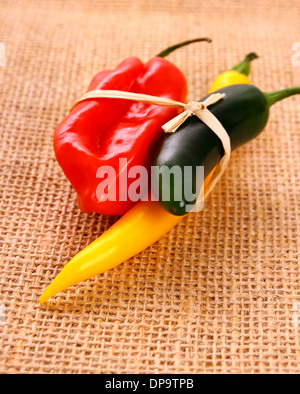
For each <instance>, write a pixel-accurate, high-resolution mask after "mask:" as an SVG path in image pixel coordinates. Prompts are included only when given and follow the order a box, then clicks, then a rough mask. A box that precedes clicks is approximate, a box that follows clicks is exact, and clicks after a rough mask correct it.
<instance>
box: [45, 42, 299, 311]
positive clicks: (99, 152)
mask: <svg viewBox="0 0 300 394" xmlns="http://www.w3.org/2000/svg"><path fill="white" fill-rule="evenodd" d="M203 40H204V41H209V40H208V39H197V40H190V41H186V42H184V43H181V44H178V45H175V46H173V47H170V48H168V49H167V50H165V51H163V52H161V53H160V54H159V55H158V56H156V57H155V58H153V59H151V60H150V61H149V62H148V63H146V64H143V63H142V62H141V61H140V60H139V59H137V58H130V59H127V60H125V61H124V62H122V63H121V64H120V65H119V66H118V67H117V69H116V70H113V71H111V70H107V71H103V72H101V73H99V74H97V75H96V76H95V78H94V79H93V80H92V82H91V84H90V86H89V89H88V90H95V89H105V90H107V89H114V90H122V91H131V92H135V93H145V94H150V95H155V96H160V97H167V98H171V99H173V100H179V101H184V100H185V99H186V96H187V84H186V80H185V77H184V75H183V74H182V73H181V71H180V70H179V69H178V68H177V67H176V66H175V65H173V64H172V63H170V62H168V61H167V60H166V59H164V56H166V55H167V54H169V53H170V52H172V51H173V50H175V49H177V48H179V47H182V46H184V45H188V44H189V43H191V42H195V41H196V42H197V41H203ZM255 58H257V55H256V54H254V53H251V54H249V55H247V56H246V57H245V59H244V60H243V61H242V62H240V63H239V64H238V65H236V66H235V67H233V69H231V70H228V71H225V72H223V73H221V74H220V75H219V76H218V77H217V78H216V79H215V80H214V81H213V83H212V85H211V88H210V89H209V93H212V92H219V93H225V97H224V98H223V99H222V100H221V101H219V102H217V103H216V104H214V105H212V106H211V107H210V111H211V112H212V113H213V114H214V115H215V116H216V118H217V119H219V121H220V122H221V123H222V125H223V126H224V128H225V130H226V132H227V133H228V135H229V137H230V141H231V146H232V150H235V149H237V148H238V147H240V146H241V145H243V144H245V143H247V142H248V141H250V140H252V139H253V138H255V137H256V136H258V135H259V134H260V133H261V132H262V130H263V129H264V128H265V126H266V124H267V122H268V119H269V109H270V107H271V106H272V105H273V104H275V103H276V102H278V101H280V100H282V99H285V98H287V97H289V96H292V95H295V94H300V87H294V88H289V89H285V90H282V91H276V92H272V93H263V92H261V91H260V90H259V89H258V88H256V87H255V86H253V85H251V82H250V80H249V78H248V75H249V72H250V62H251V61H252V60H253V59H255ZM203 100H205V98H204V99H202V100H201V101H203ZM177 113H178V110H177V109H174V108H165V107H159V106H155V105H149V104H144V103H139V102H137V103H133V104H132V103H129V102H128V101H126V100H114V99H100V100H97V99H91V100H88V101H84V102H82V103H78V104H77V105H76V106H75V107H74V108H73V109H72V110H71V112H70V114H69V115H68V116H67V118H66V119H65V120H63V122H62V123H61V124H60V125H59V126H58V128H57V129H56V131H55V136H54V149H55V153H56V157H57V160H58V162H59V163H60V165H61V167H62V169H63V171H64V173H65V174H66V176H67V178H68V179H69V180H70V182H71V183H72V185H73V186H74V189H75V190H76V191H77V195H78V203H79V206H80V208H81V209H82V210H84V211H87V212H91V211H94V212H99V213H102V214H110V215H123V216H122V217H121V218H120V219H119V220H118V221H117V222H116V223H115V224H114V225H113V226H112V227H111V228H110V229H108V230H107V231H106V232H105V233H104V234H102V235H101V236H100V237H99V238H98V239H97V240H96V241H94V242H93V243H92V244H91V245H89V246H88V247H87V248H85V249H84V250H82V251H81V252H80V253H78V254H77V255H76V256H75V257H73V259H72V260H71V261H70V262H69V263H68V264H67V265H66V266H65V267H64V268H63V270H62V271H61V272H60V273H59V274H58V276H57V277H56V278H55V279H54V281H53V282H52V283H51V284H50V286H49V287H48V288H47V289H46V290H45V292H44V293H43V295H42V296H41V298H40V303H41V304H44V303H45V302H46V301H47V300H48V299H49V298H50V297H52V296H54V295H55V294H57V293H59V292H60V291H62V290H65V289H67V288H68V287H70V286H73V285H75V284H77V283H79V282H81V281H84V280H86V279H89V278H91V277H93V276H96V275H99V274H101V273H103V272H105V271H107V270H109V269H111V268H114V267H116V266H117V265H119V264H121V263H122V262H124V261H126V260H127V259H129V258H131V257H133V256H135V255H136V254H138V253H140V252H142V251H143V250H144V249H146V248H147V247H149V246H150V245H151V244H153V243H154V242H156V241H157V240H158V239H160V238H161V237H162V236H164V235H165V234H167V233H168V232H169V231H170V230H171V229H172V228H173V227H174V226H175V225H176V224H178V223H179V221H180V220H181V219H182V217H183V216H185V215H186V214H187V213H188V211H189V210H190V208H188V207H190V206H191V202H190V201H186V200H185V199H184V193H181V195H182V196H183V198H182V200H181V201H177V200H176V199H175V198H172V196H173V197H174V196H175V195H176V190H173V193H171V194H170V199H169V200H168V201H165V200H162V199H161V198H160V196H161V195H162V194H163V191H164V190H163V189H164V183H161V182H158V183H157V184H156V185H155V187H154V189H155V191H154V192H155V193H156V197H157V198H158V201H139V202H137V203H134V202H131V201H129V200H128V198H127V199H126V193H125V194H123V195H118V198H117V199H116V201H113V202H111V201H105V200H104V199H103V200H101V198H100V199H99V198H98V197H99V196H97V193H96V190H95V189H96V186H95V185H96V183H97V180H96V179H95V174H96V172H97V168H99V166H101V165H103V164H106V165H107V164H110V165H111V166H114V167H115V169H116V174H117V176H116V179H115V180H114V182H117V181H118V177H119V176H120V174H121V173H122V171H124V168H122V169H121V170H120V169H119V168H118V167H117V163H118V162H119V159H120V158H126V159H127V160H126V161H124V163H125V164H124V165H126V167H128V168H130V167H132V166H134V165H137V164H143V165H145V166H147V167H148V168H149V167H150V165H155V166H158V167H159V168H160V167H165V168H172V167H173V166H179V167H180V168H182V169H183V168H184V167H185V166H191V167H196V166H203V167H204V174H205V184H208V183H209V181H210V179H211V177H212V176H213V173H214V170H215V168H216V166H217V165H218V163H219V162H220V160H221V158H222V155H223V154H224V151H223V147H222V144H221V141H220V139H219V138H218V137H217V136H216V135H215V134H214V133H213V132H212V130H210V129H209V128H208V127H207V126H206V125H205V124H204V123H203V122H202V121H201V120H200V119H199V118H197V117H196V116H192V117H190V118H188V119H187V120H186V121H185V122H184V123H183V124H182V125H181V126H180V127H179V128H178V130H177V131H176V132H175V133H173V134H164V133H163V132H162V131H161V127H162V125H163V124H164V123H165V122H166V121H168V120H169V119H171V118H172V117H174V116H176V114H177ZM128 168H126V170H128ZM182 173H184V171H183V172H182ZM190 181H191V183H192V184H194V183H195V182H196V179H194V177H192V179H191V180H190ZM179 184H181V185H182V183H181V182H179ZM172 185H173V187H174V188H176V187H177V186H176V185H177V183H173V184H171V187H172ZM123 192H124V191H123ZM125 192H126V191H125ZM124 200H125V201H124ZM193 203H194V204H195V203H196V200H195V201H194V202H193Z"/></svg>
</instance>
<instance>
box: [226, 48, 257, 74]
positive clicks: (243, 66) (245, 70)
mask: <svg viewBox="0 0 300 394" xmlns="http://www.w3.org/2000/svg"><path fill="white" fill-rule="evenodd" d="M254 59H258V56H257V54H256V53H254V52H251V53H249V54H248V55H247V56H246V57H245V59H244V60H242V61H241V62H240V63H239V64H237V65H236V66H234V67H233V68H232V70H234V71H237V72H239V73H241V74H245V75H246V76H248V75H249V74H250V63H251V62H252V60H254Z"/></svg>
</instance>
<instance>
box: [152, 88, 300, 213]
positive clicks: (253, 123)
mask: <svg viewBox="0 0 300 394" xmlns="http://www.w3.org/2000/svg"><path fill="white" fill-rule="evenodd" d="M215 93H225V97H224V99H222V100H221V101H219V102H218V103H216V104H214V105H212V106H210V107H209V110H210V111H211V112H212V113H213V114H214V115H215V116H216V117H217V119H219V121H220V122H221V123H222V125H223V126H224V128H225V130H226V131H227V133H228V135H229V137H230V140H231V146H232V150H235V149H237V148H238V147H240V146H241V145H244V144H245V143H247V142H248V141H250V140H252V139H253V138H255V137H257V136H258V135H259V134H260V133H261V132H262V131H263V129H264V128H265V126H266V124H267V122H268V119H269V109H270V107H271V106H272V105H273V104H275V103H276V102H278V101H280V100H283V99H285V98H287V97H289V96H293V95H295V94H300V86H298V87H294V88H290V89H285V90H282V91H277V92H272V93H263V92H261V91H260V90H259V89H258V88H256V87H255V86H253V85H246V84H245V85H244V84H242V85H241V84H240V85H233V86H228V87H225V88H222V89H219V90H218V91H216V92H215ZM207 97H208V96H207ZM207 97H205V98H207ZM205 98H204V99H203V100H201V101H204V100H205ZM223 154H224V150H223V146H222V143H221V141H220V140H219V138H218V137H217V136H216V135H215V134H214V133H213V132H212V130H210V129H209V128H208V127H207V126H206V125H205V124H204V123H203V122H201V120H200V119H199V118H198V117H196V116H192V117H190V118H188V119H187V120H186V121H185V122H184V123H183V124H182V125H181V126H180V127H179V128H178V130H177V131H176V132H175V133H174V134H164V135H163V136H162V137H161V139H160V141H159V143H158V146H157V149H156V154H155V158H154V162H153V163H152V164H153V165H154V166H156V169H157V171H158V172H156V176H155V177H154V179H155V182H154V186H153V193H154V195H155V196H156V198H157V199H158V200H159V203H160V205H161V206H162V207H163V208H164V209H165V210H166V211H168V212H170V213H172V214H174V215H177V216H182V215H185V214H186V213H188V212H189V211H191V209H192V207H193V205H194V204H195V203H196V201H197V198H196V197H194V199H193V200H192V201H188V200H187V199H186V196H185V190H187V189H188V190H192V191H193V193H194V196H198V195H199V193H200V189H201V186H202V185H201V184H200V185H197V172H196V168H197V166H198V167H199V166H204V175H205V177H207V176H208V174H210V173H211V171H212V170H213V169H214V168H215V166H216V165H217V164H218V163H219V162H220V160H221V158H222V156H223ZM176 166H178V167H179V168H180V171H179V174H181V177H182V179H181V180H180V182H178V174H177V175H175V176H174V173H172V172H171V169H172V168H173V169H174V168H176ZM188 166H189V167H190V168H192V169H193V174H192V176H186V177H185V178H184V174H185V172H184V168H187V167H188ZM178 167H177V168H178ZM166 177H169V178H168V182H166V179H167V178H166ZM175 178H176V179H175ZM198 183H199V182H198ZM166 189H168V190H166ZM165 196H168V197H169V198H168V199H166V198H165ZM178 196H181V198H180V199H178Z"/></svg>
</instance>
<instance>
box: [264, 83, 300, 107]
mask: <svg viewBox="0 0 300 394" xmlns="http://www.w3.org/2000/svg"><path fill="white" fill-rule="evenodd" d="M295 94H300V86H294V87H293V88H287V89H283V90H278V91H276V92H270V93H265V97H266V99H267V102H268V104H269V107H271V106H272V105H274V104H276V103H277V102H278V101H281V100H284V99H286V98H288V97H291V96H294V95H295Z"/></svg>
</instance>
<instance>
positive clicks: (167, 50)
mask: <svg viewBox="0 0 300 394" xmlns="http://www.w3.org/2000/svg"><path fill="white" fill-rule="evenodd" d="M201 41H206V42H209V43H211V42H212V40H211V39H210V38H207V37H202V38H194V39H193V40H188V41H183V42H180V43H179V44H176V45H172V46H171V47H168V48H167V49H164V50H163V51H161V52H160V53H159V54H158V55H156V57H166V56H168V55H169V54H170V53H172V52H174V51H176V49H179V48H182V47H185V46H186V45H189V44H193V43H194V42H201Z"/></svg>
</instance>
